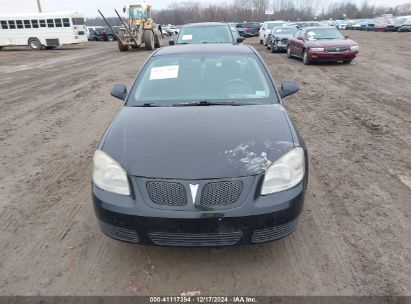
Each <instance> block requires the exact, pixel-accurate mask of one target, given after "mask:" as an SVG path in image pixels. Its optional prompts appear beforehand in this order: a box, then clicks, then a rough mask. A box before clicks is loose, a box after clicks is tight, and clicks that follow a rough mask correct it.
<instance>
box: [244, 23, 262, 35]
mask: <svg viewBox="0 0 411 304" xmlns="http://www.w3.org/2000/svg"><path fill="white" fill-rule="evenodd" d="M260 27H261V26H260V23H259V22H248V23H244V25H243V26H242V31H239V32H240V35H241V36H243V37H254V36H258V35H259V34H260Z"/></svg>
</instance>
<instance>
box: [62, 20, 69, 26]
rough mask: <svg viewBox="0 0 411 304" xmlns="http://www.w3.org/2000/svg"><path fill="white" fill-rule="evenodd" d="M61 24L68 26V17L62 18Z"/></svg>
mask: <svg viewBox="0 0 411 304" xmlns="http://www.w3.org/2000/svg"><path fill="white" fill-rule="evenodd" d="M63 26H64V27H70V19H69V18H63Z"/></svg>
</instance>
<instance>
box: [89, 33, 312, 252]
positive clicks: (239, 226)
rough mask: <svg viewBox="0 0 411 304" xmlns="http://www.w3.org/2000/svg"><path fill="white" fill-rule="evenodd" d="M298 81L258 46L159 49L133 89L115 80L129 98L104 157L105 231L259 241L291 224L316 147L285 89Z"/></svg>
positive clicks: (121, 236) (98, 173)
mask: <svg viewBox="0 0 411 304" xmlns="http://www.w3.org/2000/svg"><path fill="white" fill-rule="evenodd" d="M181 31H183V29H182V30H181ZM180 34H181V33H180ZM297 91H298V85H297V84H295V83H293V82H291V81H285V82H283V83H282V84H281V86H280V87H279V88H277V87H276V86H275V85H274V80H273V78H272V76H271V75H270V73H269V71H268V70H267V68H266V67H265V65H264V62H263V61H262V59H261V57H260V55H259V54H258V53H257V51H256V50H254V49H253V48H252V47H250V46H248V45H241V44H222V45H216V44H205V45H195V44H191V45H176V46H172V47H165V48H160V49H159V50H158V51H157V52H155V54H153V55H152V56H151V57H150V58H148V60H147V61H146V63H145V64H144V66H143V67H141V69H140V72H139V73H138V74H137V76H136V78H135V81H134V83H133V85H132V87H131V88H130V90H129V91H128V90H127V88H126V87H125V86H124V85H115V86H114V87H113V88H112V90H111V95H112V96H114V97H116V98H118V99H120V100H121V101H122V102H123V104H124V105H123V106H122V108H121V109H120V111H119V113H118V114H117V115H116V117H115V118H114V120H113V121H112V123H111V125H110V126H109V127H108V128H107V131H106V133H105V135H104V136H103V137H102V140H101V142H100V144H99V145H98V147H97V149H96V151H95V153H94V157H93V177H92V196H93V204H94V210H95V214H96V216H97V222H98V225H99V226H100V229H101V231H102V232H103V233H104V234H106V235H108V236H109V237H112V238H114V239H117V240H121V241H125V242H130V243H136V244H149V245H159V246H230V245H240V244H258V243H263V242H269V241H273V240H278V239H280V238H283V237H285V236H287V235H289V234H290V233H292V232H293V231H294V230H295V229H296V227H297V225H298V220H299V216H300V214H301V212H302V210H303V205H304V196H305V191H306V188H307V181H308V156H307V149H306V146H305V144H304V141H303V139H302V138H301V137H300V136H299V134H298V132H297V130H296V128H295V126H294V124H293V122H292V120H291V118H290V116H289V114H288V112H287V111H286V109H285V108H284V106H283V103H282V98H284V97H286V96H288V95H291V94H293V93H295V92H297ZM159 119H160V120H161V124H159V123H158V121H159Z"/></svg>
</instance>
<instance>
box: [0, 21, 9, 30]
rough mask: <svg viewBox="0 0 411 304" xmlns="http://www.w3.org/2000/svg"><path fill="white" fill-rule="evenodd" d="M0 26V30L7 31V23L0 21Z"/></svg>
mask: <svg viewBox="0 0 411 304" xmlns="http://www.w3.org/2000/svg"><path fill="white" fill-rule="evenodd" d="M0 24H1V28H2V29H3V30H8V29H9V26H8V25H7V21H0Z"/></svg>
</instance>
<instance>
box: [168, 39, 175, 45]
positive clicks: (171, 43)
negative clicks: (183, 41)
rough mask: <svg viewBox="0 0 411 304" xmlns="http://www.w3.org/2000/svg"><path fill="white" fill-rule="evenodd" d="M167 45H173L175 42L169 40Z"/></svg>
mask: <svg viewBox="0 0 411 304" xmlns="http://www.w3.org/2000/svg"><path fill="white" fill-rule="evenodd" d="M168 44H169V45H175V44H176V42H175V41H174V40H169V41H168Z"/></svg>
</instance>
